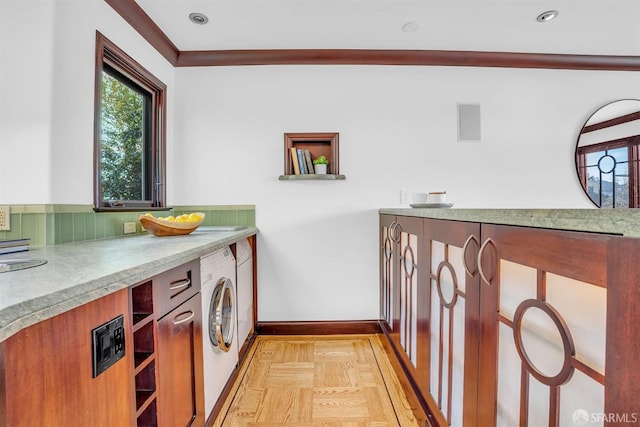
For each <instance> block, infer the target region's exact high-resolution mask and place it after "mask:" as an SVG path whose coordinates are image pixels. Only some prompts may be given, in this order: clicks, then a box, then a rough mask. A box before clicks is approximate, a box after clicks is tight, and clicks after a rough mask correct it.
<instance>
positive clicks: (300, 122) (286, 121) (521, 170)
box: [0, 0, 640, 320]
mask: <svg viewBox="0 0 640 427" xmlns="http://www.w3.org/2000/svg"><path fill="white" fill-rule="evenodd" d="M96 29H98V30H100V31H101V32H102V33H103V34H104V35H105V36H106V37H108V38H110V39H111V40H112V41H114V42H115V43H116V44H118V45H119V46H120V47H121V48H123V49H124V50H125V51H126V52H128V53H129V54H130V55H131V56H133V57H134V58H135V59H136V60H137V61H138V62H140V63H141V64H143V65H144V66H145V67H147V68H148V69H149V70H150V71H151V72H152V73H154V74H155V75H156V76H157V77H158V78H160V79H161V80H163V81H164V82H165V83H166V84H167V85H168V96H169V111H168V141H167V148H168V165H167V166H168V171H167V175H168V183H169V185H168V189H167V190H168V201H169V203H172V204H255V205H256V206H257V224H258V226H259V227H260V230H261V234H260V238H259V245H260V246H259V280H260V284H259V285H260V290H259V298H260V300H259V302H260V304H259V307H260V308H259V310H260V312H259V316H260V320H307V319H310V320H325V319H372V318H377V317H378V275H377V263H378V250H377V244H378V242H377V221H378V219H377V209H378V208H379V207H393V206H399V204H398V201H399V190H400V189H402V188H406V189H409V190H412V191H423V192H424V191H433V190H446V191H447V192H448V194H449V197H450V199H451V201H452V202H454V203H455V204H456V207H547V208H563V207H584V208H589V207H591V204H590V202H589V201H588V199H587V198H586V196H585V195H584V194H583V192H582V190H581V188H580V186H579V183H578V180H577V178H576V176H575V170H574V160H573V154H574V148H575V141H576V140H577V137H578V132H579V129H580V127H581V126H582V124H583V123H584V122H585V121H586V119H587V118H588V117H589V116H590V115H591V113H592V112H593V111H594V110H595V109H597V108H598V107H599V106H601V105H604V104H606V103H608V102H610V101H612V100H615V99H619V98H638V97H640V77H638V73H623V72H616V73H614V72H590V71H585V72H580V71H553V70H546V71H543V70H507V69H481V68H460V67H459V68H447V67H440V68H438V67H382V66H378V67H371V66H352V67H349V66H267V67H221V68H195V69H177V70H174V69H173V68H172V67H171V66H170V65H169V64H168V63H167V62H166V61H165V60H164V59H163V58H162V57H161V56H160V55H159V54H158V53H157V52H155V51H154V50H153V49H152V48H151V47H150V46H149V45H148V44H147V43H146V42H145V41H144V40H143V39H142V38H141V37H140V36H139V35H138V34H137V33H136V32H135V31H134V30H132V29H131V28H130V27H129V26H128V25H127V24H126V23H125V22H124V21H123V20H122V19H121V18H120V17H119V16H118V15H117V14H116V13H115V12H114V11H113V10H112V9H111V8H110V7H109V6H108V5H107V4H106V3H105V2H104V1H103V0H2V1H0V36H1V38H0V55H1V58H2V66H0V73H1V75H0V91H1V92H0V204H22V203H79V204H90V203H91V202H92V198H93V195H92V180H93V172H92V160H93V101H94V93H93V84H94V81H93V79H94V72H93V67H94V54H95V30H96ZM174 79H175V80H174ZM174 97H175V98H174ZM174 100H175V105H174ZM458 102H471V103H480V104H481V106H482V142H481V143H479V144H470V143H464V144H460V143H457V142H456V103H458ZM174 125H175V138H174ZM310 131H337V132H340V168H341V172H343V173H344V174H346V175H347V180H346V181H343V182H320V181H316V182H281V181H278V179H277V177H278V175H279V174H281V173H282V171H283V157H284V156H283V133H284V132H310Z"/></svg>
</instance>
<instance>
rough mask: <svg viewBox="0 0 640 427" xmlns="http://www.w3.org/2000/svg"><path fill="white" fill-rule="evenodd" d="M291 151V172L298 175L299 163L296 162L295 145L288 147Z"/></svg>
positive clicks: (296, 152)
mask: <svg viewBox="0 0 640 427" xmlns="http://www.w3.org/2000/svg"><path fill="white" fill-rule="evenodd" d="M289 151H290V152H291V164H292V166H293V174H295V175H300V163H299V162H298V150H297V149H296V147H291V148H290V149H289Z"/></svg>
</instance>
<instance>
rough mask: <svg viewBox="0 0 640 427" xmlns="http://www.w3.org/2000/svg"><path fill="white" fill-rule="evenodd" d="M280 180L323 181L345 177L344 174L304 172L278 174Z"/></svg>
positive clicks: (339, 179)
mask: <svg viewBox="0 0 640 427" xmlns="http://www.w3.org/2000/svg"><path fill="white" fill-rule="evenodd" d="M278 179H279V180H280V181H312V180H320V181H322V180H324V181H342V180H345V179H347V177H346V176H344V175H332V174H326V175H318V174H315V173H314V174H305V175H280V176H279V177H278Z"/></svg>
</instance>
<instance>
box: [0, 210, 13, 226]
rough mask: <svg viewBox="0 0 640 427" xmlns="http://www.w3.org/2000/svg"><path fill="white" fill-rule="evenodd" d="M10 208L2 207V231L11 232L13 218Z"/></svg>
mask: <svg viewBox="0 0 640 427" xmlns="http://www.w3.org/2000/svg"><path fill="white" fill-rule="evenodd" d="M10 213H11V212H10V209H9V206H0V231H8V230H11V216H10Z"/></svg>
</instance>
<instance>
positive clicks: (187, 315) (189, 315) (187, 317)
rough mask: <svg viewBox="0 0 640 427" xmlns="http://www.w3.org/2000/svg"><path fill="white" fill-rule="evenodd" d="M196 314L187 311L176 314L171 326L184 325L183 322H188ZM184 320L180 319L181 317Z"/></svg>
mask: <svg viewBox="0 0 640 427" xmlns="http://www.w3.org/2000/svg"><path fill="white" fill-rule="evenodd" d="M195 315H196V314H195V313H194V312H193V311H191V310H189V311H185V312H184V313H180V314H178V315H177V316H176V317H174V318H173V324H174V325H179V324H180V323H184V322H188V321H189V320H191V319H193V316H195ZM183 316H184V318H180V317H183Z"/></svg>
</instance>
